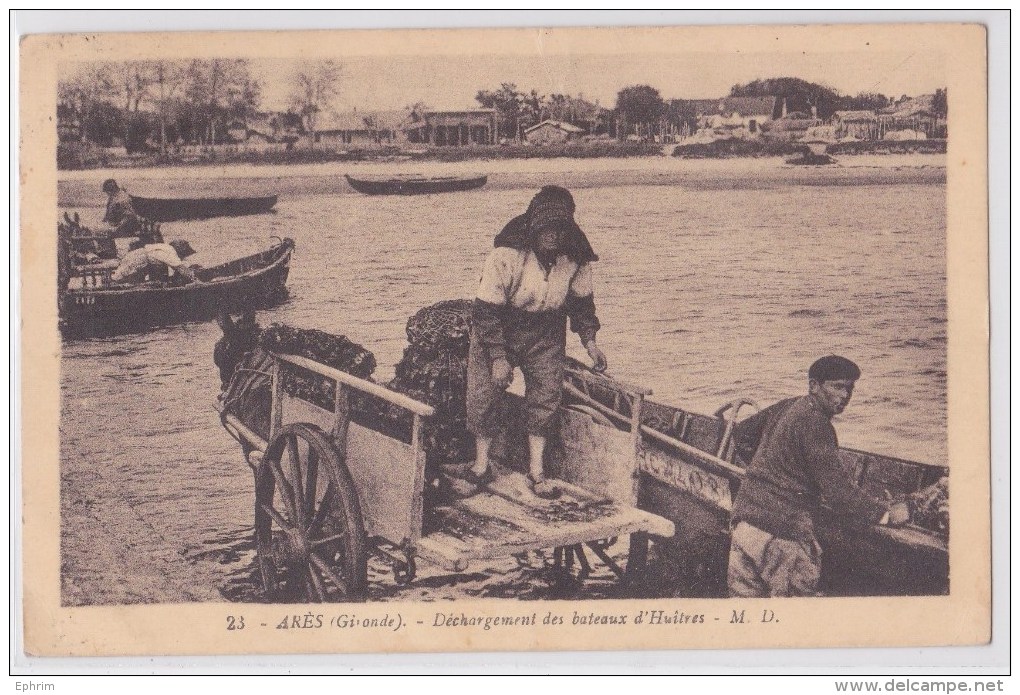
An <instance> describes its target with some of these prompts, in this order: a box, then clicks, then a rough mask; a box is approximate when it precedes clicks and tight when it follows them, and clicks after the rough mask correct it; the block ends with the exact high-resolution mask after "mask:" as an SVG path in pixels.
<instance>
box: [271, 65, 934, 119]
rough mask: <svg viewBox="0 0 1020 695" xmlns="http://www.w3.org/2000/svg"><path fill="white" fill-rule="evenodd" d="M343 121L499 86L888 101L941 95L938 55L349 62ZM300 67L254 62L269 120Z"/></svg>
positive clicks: (458, 100)
mask: <svg viewBox="0 0 1020 695" xmlns="http://www.w3.org/2000/svg"><path fill="white" fill-rule="evenodd" d="M342 63H343V79H342V82H341V86H340V95H339V97H338V98H337V99H336V101H335V103H334V104H333V108H334V109H335V110H338V111H350V110H353V109H355V108H357V109H359V110H381V109H399V108H403V107H405V106H409V105H411V104H414V103H416V102H423V103H425V104H427V105H428V106H430V107H432V108H437V109H460V108H471V107H474V108H477V107H478V103H477V102H475V100H474V96H475V93H476V92H477V91H478V90H480V89H495V88H498V87H499V85H500V83H501V82H512V83H515V84H516V85H517V87H518V89H520V90H522V91H530V90H531V89H536V90H537V91H538V92H539V93H540V94H553V93H561V94H571V95H574V96H579V95H582V94H583V95H584V96H585V98H587V99H589V100H590V101H595V100H597V101H598V102H599V103H600V104H602V105H603V106H607V107H612V106H613V105H614V103H615V101H616V93H617V92H618V91H619V90H620V89H622V88H623V87H626V86H629V85H634V84H647V85H651V86H652V87H655V88H656V89H658V90H659V92H660V94H661V95H662V96H663V98H666V99H711V98H715V97H720V96H725V95H726V94H728V93H729V90H730V88H731V87H732V86H733V85H734V84H736V83H746V82H750V81H752V80H754V79H759V78H767V77H800V78H802V79H805V80H808V81H810V82H818V83H822V84H826V85H828V86H830V87H834V88H835V89H837V90H838V91H840V92H841V93H843V94H850V95H856V94H858V93H860V92H878V93H882V94H885V95H887V96H891V97H899V96H901V95H903V94H906V95H908V96H917V95H919V94H930V93H932V92H934V91H935V89H937V88H940V87H944V86H945V73H944V70H943V65H944V63H943V57H942V55H941V54H932V53H925V54H922V53H918V52H907V51H903V52H885V53H879V54H874V53H863V52H860V53H812V54H808V53H800V52H798V53H776V52H769V53H760V54H755V53H732V52H731V53H689V54H682V53H677V54H673V55H667V56H663V55H657V56H652V55H647V54H641V55H622V56H621V55H615V56H607V55H573V56H552V57H545V58H537V57H526V58H522V57H519V56H497V55H492V56H485V55H481V56H479V55H474V56H470V57H465V56H429V57H427V58H422V57H400V56H398V57H364V58H345V59H343V61H342ZM294 67H295V63H294V62H292V61H288V60H283V59H274V60H266V59H257V60H253V61H252V72H253V73H254V76H255V77H256V79H258V80H259V81H260V83H261V84H262V93H263V104H262V107H263V108H264V109H266V110H277V109H285V108H286V107H287V105H288V95H289V93H290V90H291V85H292V84H293V80H292V78H291V75H292V73H293V70H294Z"/></svg>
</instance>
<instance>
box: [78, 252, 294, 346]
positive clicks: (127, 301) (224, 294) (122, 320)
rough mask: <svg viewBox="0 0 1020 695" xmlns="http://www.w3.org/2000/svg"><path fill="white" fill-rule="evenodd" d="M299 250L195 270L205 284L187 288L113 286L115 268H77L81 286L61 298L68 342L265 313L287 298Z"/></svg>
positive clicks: (148, 284) (151, 284)
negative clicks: (251, 311) (223, 315)
mask: <svg viewBox="0 0 1020 695" xmlns="http://www.w3.org/2000/svg"><path fill="white" fill-rule="evenodd" d="M293 250H294V242H293V241H292V240H291V239H283V240H281V241H280V242H279V243H277V244H274V245H273V246H272V247H270V248H269V249H267V250H265V251H260V252H259V253H255V254H252V255H249V256H245V257H243V258H238V259H235V260H232V261H228V262H227V263H223V264H220V265H216V266H212V267H209V268H196V269H195V275H196V277H197V278H198V279H199V280H200V281H201V282H199V283H192V284H187V285H175V284H173V283H170V282H160V281H149V282H145V283H142V284H140V285H122V284H114V283H112V282H111V281H110V275H111V273H112V272H113V268H114V267H115V265H112V264H106V265H101V266H98V267H91V266H78V267H77V268H76V269H75V273H74V275H76V276H77V277H78V278H80V284H78V286H69V287H68V288H67V289H66V290H65V291H63V292H61V293H60V296H59V308H60V329H61V333H62V334H63V335H64V337H91V336H106V335H117V334H120V333H129V332H132V331H138V330H144V329H146V328H151V327H154V326H164V325H172V324H175V323H182V322H185V321H196V320H203V319H210V318H212V317H214V316H216V315H217V314H218V313H220V312H221V311H232V310H240V309H245V308H265V307H268V306H271V305H273V304H274V303H276V302H278V301H280V300H281V299H283V298H285V297H286V295H287V275H288V273H289V272H290V259H291V254H292V253H293Z"/></svg>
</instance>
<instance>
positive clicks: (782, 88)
mask: <svg viewBox="0 0 1020 695" xmlns="http://www.w3.org/2000/svg"><path fill="white" fill-rule="evenodd" d="M730 96H733V97H780V98H785V99H786V110H787V111H803V112H804V113H811V112H812V107H814V109H816V113H817V114H818V118H822V119H828V118H829V117H830V116H832V114H833V113H835V112H836V111H838V110H840V107H841V106H842V105H843V103H844V98H843V97H842V96H841V95H840V94H839V92H837V91H836V90H835V89H833V88H832V87H827V86H826V85H823V84H816V83H814V82H808V81H807V80H802V79H800V78H799V77H771V78H768V79H764V80H754V81H753V82H748V83H747V84H743V85H742V84H735V85H733V87H732V88H731V89H730Z"/></svg>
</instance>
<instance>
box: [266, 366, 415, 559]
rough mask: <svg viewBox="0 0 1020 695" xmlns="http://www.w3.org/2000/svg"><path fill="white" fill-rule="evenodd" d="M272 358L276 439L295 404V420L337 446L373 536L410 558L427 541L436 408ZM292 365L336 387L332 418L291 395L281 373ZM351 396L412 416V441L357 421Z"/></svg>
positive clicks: (349, 378) (318, 369)
mask: <svg viewBox="0 0 1020 695" xmlns="http://www.w3.org/2000/svg"><path fill="white" fill-rule="evenodd" d="M272 355H273V359H274V366H273V405H272V414H271V417H270V420H271V424H270V434H271V436H270V440H272V438H273V436H275V435H276V433H277V432H279V431H280V428H281V427H282V426H283V421H284V414H283V410H284V401H289V402H290V404H291V408H292V410H293V412H291V414H290V418H291V419H294V418H295V417H296V418H297V419H298V420H301V421H306V422H309V423H311V424H316V425H318V426H319V427H320V428H321V429H322V430H323V431H325V432H326V433H327V434H328V436H329V437H330V439H331V441H332V444H333V445H334V446H335V447H336V450H337V455H338V458H339V460H340V461H341V462H342V464H343V465H344V466H345V467H346V468H347V470H348V472H349V473H350V475H351V477H352V479H353V481H354V487H355V489H356V491H357V494H358V498H359V500H360V507H361V514H362V521H363V523H364V527H365V531H366V533H367V534H368V536H369V537H370V538H371V537H378V538H381V539H383V540H385V541H386V542H387V543H389V544H391V545H394V546H396V547H398V548H403V549H404V550H405V552H406V553H408V554H409V556H410V554H413V549H414V547H415V546H416V545H417V543H418V540H419V539H420V538H421V534H422V517H423V514H424V492H425V446H424V437H423V429H424V424H425V423H424V420H425V418H428V417H431V416H432V415H434V414H435V409H434V408H433V407H432V406H429V405H426V404H425V403H421V402H420V401H416V400H414V399H413V398H409V397H407V396H405V395H403V394H400V393H397V392H395V391H391V390H390V389H388V388H386V387H385V386H381V385H379V384H375V383H372V382H371V381H366V380H365V379H360V378H358V377H356V376H353V375H351V374H348V373H347V372H343V371H340V370H339V369H334V368H332V367H328V366H326V365H324V364H321V363H319V362H316V361H314V360H310V359H308V358H305V357H300V356H298V355H290V354H282V353H272ZM287 365H292V366H294V367H297V368H299V369H304V370H306V371H309V372H312V373H314V374H318V375H319V376H322V377H324V378H326V379H331V380H333V381H334V382H336V392H335V398H334V402H333V408H332V412H331V413H330V412H329V411H323V410H321V409H320V406H317V405H316V404H314V403H310V402H306V401H304V400H302V399H301V398H300V397H297V396H292V397H288V396H287V394H286V393H285V392H284V385H283V378H282V374H281V372H282V371H283V370H284V369H285V368H286V366H287ZM351 391H358V392H360V393H362V394H368V395H371V396H374V397H375V398H378V399H380V400H382V401H385V402H386V403H389V404H391V405H393V406H396V407H397V408H400V409H402V410H404V411H407V412H408V413H410V414H411V416H412V422H411V432H410V441H407V442H405V441H402V440H401V439H398V438H395V437H392V436H389V435H387V434H385V433H383V432H379V431H376V430H374V429H370V428H368V427H365V426H363V425H360V424H358V423H356V422H352V421H351V401H350V395H351V393H350V392H351ZM327 414H328V415H329V417H328V418H327V420H328V421H325V420H324V419H323V416H324V415H327Z"/></svg>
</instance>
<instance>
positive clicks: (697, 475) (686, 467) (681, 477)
mask: <svg viewBox="0 0 1020 695" xmlns="http://www.w3.org/2000/svg"><path fill="white" fill-rule="evenodd" d="M641 470H642V471H643V472H645V473H647V474H648V475H650V476H652V477H653V478H655V479H656V480H659V481H662V482H663V483H666V484H667V485H669V486H670V487H673V488H675V489H678V490H683V491H684V492H686V493H688V494H691V495H693V496H695V497H697V498H698V499H700V500H703V501H705V502H708V503H710V504H712V505H714V506H716V507H718V508H719V509H724V510H726V511H727V512H729V511H731V510H732V509H733V499H732V494H731V493H730V481H729V479H728V478H726V477H725V476H721V475H717V474H715V473H711V472H709V471H707V470H705V468H704V466H699V465H697V464H694V463H690V462H689V461H685V460H684V458H683V457H682V456H681V455H680V453H678V452H672V451H667V450H664V449H661V448H659V447H657V446H649V447H646V448H645V450H644V452H643V456H642V457H641Z"/></svg>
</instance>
